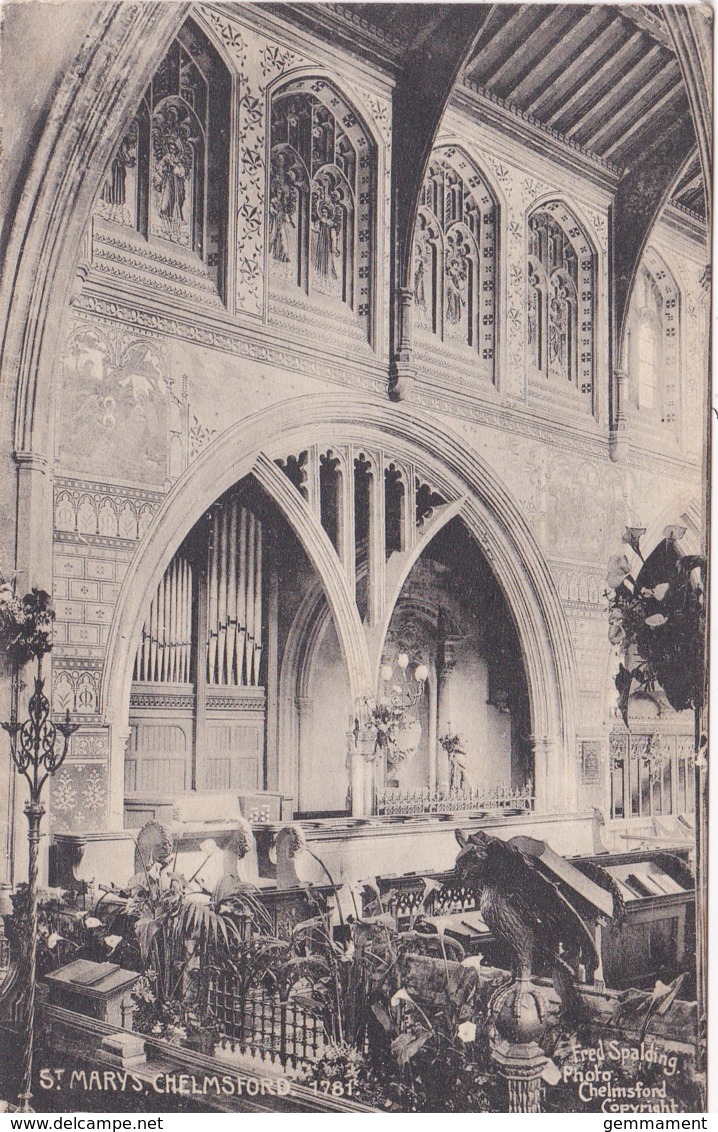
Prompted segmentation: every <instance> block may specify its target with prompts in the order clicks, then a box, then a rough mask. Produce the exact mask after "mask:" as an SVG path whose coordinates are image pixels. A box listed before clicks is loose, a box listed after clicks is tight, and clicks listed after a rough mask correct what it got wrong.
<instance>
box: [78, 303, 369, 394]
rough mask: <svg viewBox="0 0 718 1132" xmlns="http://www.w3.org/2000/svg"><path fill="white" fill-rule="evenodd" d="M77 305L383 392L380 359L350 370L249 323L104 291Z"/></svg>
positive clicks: (229, 351)
mask: <svg viewBox="0 0 718 1132" xmlns="http://www.w3.org/2000/svg"><path fill="white" fill-rule="evenodd" d="M76 306H77V307H78V309H81V310H83V311H85V312H87V313H89V314H93V315H99V316H101V317H103V318H109V319H116V320H117V321H120V322H123V323H125V324H126V325H128V326H133V327H137V328H141V329H148V330H153V331H155V332H159V333H160V334H163V335H166V336H167V337H171V338H178V339H180V340H183V341H186V342H195V343H197V344H198V345H200V346H205V347H207V348H209V349H214V350H219V351H221V352H222V353H225V354H232V355H234V356H236V357H241V358H245V359H248V360H249V361H254V362H257V363H259V364H263V365H274V366H277V367H278V368H280V369H285V370H289V371H291V372H293V373H299V374H303V375H305V376H307V377H317V378H320V379H321V380H325V381H331V382H332V383H337V382H339V383H340V384H342V385H351V386H354V387H358V388H362V389H369V390H372V391H374V392H377V393H382V394H383V393H384V392H385V390H386V373H385V372H384V370H383V369H382V367H381V366H380V365H379V364H378V363H375V364H374V365H373V366H372V368H373V370H374V373H373V374H372V373H371V370H370V369H369V367H368V364H367V362H364V364H363V365H362V366H361V368H359V367H357V369H356V370H354V369H352V368H349V367H347V366H344V365H342V364H341V362H339V361H338V360H337V361H333V360H331V359H329V358H326V359H325V358H322V357H317V355H316V348H315V349H314V350H313V351H312V350H310V349H309V347H306V348H305V350H306V352H305V350H303V349H302V347H301V345H299V344H297V346H296V348H295V347H292V348H287V347H286V346H284V345H281V344H280V342H279V340H277V341H276V342H273V341H272V340H271V338H270V337H269V335H268V334H266V333H264V334H262V335H259V334H258V333H257V332H254V333H253V332H252V331H251V330H250V329H249V328H243V330H242V331H241V332H240V331H238V330H237V329H236V325H227V324H226V323H224V324H222V325H221V326H213V325H212V324H211V323H210V324H209V325H208V324H207V320H205V321H204V322H199V321H195V320H192V319H190V318H189V317H179V316H176V315H165V314H161V313H159V312H158V311H157V310H156V309H152V308H150V307H144V306H142V305H140V304H139V303H138V302H136V301H135V302H131V301H116V300H114V299H112V298H108V297H107V296H106V293H102V294H93V293H90V292H83V294H82V295H80V296H79V297H78V299H77V301H76ZM315 347H316V342H315Z"/></svg>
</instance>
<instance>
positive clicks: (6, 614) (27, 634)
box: [0, 577, 55, 668]
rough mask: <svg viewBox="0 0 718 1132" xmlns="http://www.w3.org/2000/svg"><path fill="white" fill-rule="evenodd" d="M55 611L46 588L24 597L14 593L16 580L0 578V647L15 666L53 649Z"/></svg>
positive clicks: (19, 666) (18, 666)
mask: <svg viewBox="0 0 718 1132" xmlns="http://www.w3.org/2000/svg"><path fill="white" fill-rule="evenodd" d="M54 620H55V611H54V609H53V608H52V604H51V601H50V595H49V594H48V593H46V592H45V590H38V589H33V590H31V592H30V593H27V594H25V596H24V597H18V596H17V595H16V593H15V582H14V580H13V581H11V582H6V581H5V580H4V578H1V577H0V648H2V650H3V651H4V652H5V655H6V656H7V657H8V660H9V661H10V663H11V664H12V665H13V666H15V667H16V668H22V666H23V665H24V664H27V663H28V662H29V661H31V660H34V659H35V658H37V659H38V660H40V659H41V658H42V657H43V656H45V655H46V653H48V652H50V649H51V648H52V640H51V634H52V623H53V621H54Z"/></svg>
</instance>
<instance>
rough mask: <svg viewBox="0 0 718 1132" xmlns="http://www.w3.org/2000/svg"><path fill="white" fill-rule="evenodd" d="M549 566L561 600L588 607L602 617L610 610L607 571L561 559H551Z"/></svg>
mask: <svg viewBox="0 0 718 1132" xmlns="http://www.w3.org/2000/svg"><path fill="white" fill-rule="evenodd" d="M549 566H550V568H551V573H552V574H553V577H554V580H555V582H556V585H557V587H558V592H559V596H560V597H561V600H562V601H564V602H566V603H567V604H570V605H577V606H582V607H586V609H587V610H588V611H591V612H594V611H598V612H600V613H601V614H602V615H603V614H604V613H605V611H606V609H607V608H608V603H607V600H606V597H605V591H606V579H605V573H606V571H605V569H604V568H603V567H600V568H599V569H597V568H596V567H595V566H588V565H579V564H577V563H573V562H566V561H562V560H559V559H555V558H551V559H549Z"/></svg>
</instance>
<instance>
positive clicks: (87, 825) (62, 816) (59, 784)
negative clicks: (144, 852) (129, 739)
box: [50, 760, 109, 833]
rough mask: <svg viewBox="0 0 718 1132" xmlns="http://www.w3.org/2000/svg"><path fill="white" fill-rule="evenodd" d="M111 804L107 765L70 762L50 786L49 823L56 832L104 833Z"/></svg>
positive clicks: (66, 762)
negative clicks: (109, 802)
mask: <svg viewBox="0 0 718 1132" xmlns="http://www.w3.org/2000/svg"><path fill="white" fill-rule="evenodd" d="M108 800H109V780H108V767H107V764H106V762H97V763H88V762H82V763H70V762H68V761H67V760H66V761H65V763H64V764H63V766H62V767H61V769H60V770H59V771H58V772H57V774H56V775H54V776H53V778H52V779H51V782H50V822H51V825H52V829H53V830H54V831H55V832H58V831H62V832H63V833H76V832H83V833H86V832H87V831H88V830H94V829H105V828H106V826H107V809H108Z"/></svg>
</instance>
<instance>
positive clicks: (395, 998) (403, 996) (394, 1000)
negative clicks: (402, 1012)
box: [389, 987, 414, 1007]
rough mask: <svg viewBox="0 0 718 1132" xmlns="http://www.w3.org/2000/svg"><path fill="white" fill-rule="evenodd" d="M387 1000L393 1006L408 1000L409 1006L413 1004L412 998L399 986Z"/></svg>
mask: <svg viewBox="0 0 718 1132" xmlns="http://www.w3.org/2000/svg"><path fill="white" fill-rule="evenodd" d="M389 1001H390V1003H391V1005H392V1006H394V1007H396V1006H398V1005H399V1003H400V1002H408V1003H409V1005H410V1006H413V1005H414V999H413V998H412V997H411V995H410V994H409V992H408V990H405V989H404V987H399V989H398V991H394V994H393V995H392V996H391V998H390V1000H389Z"/></svg>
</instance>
